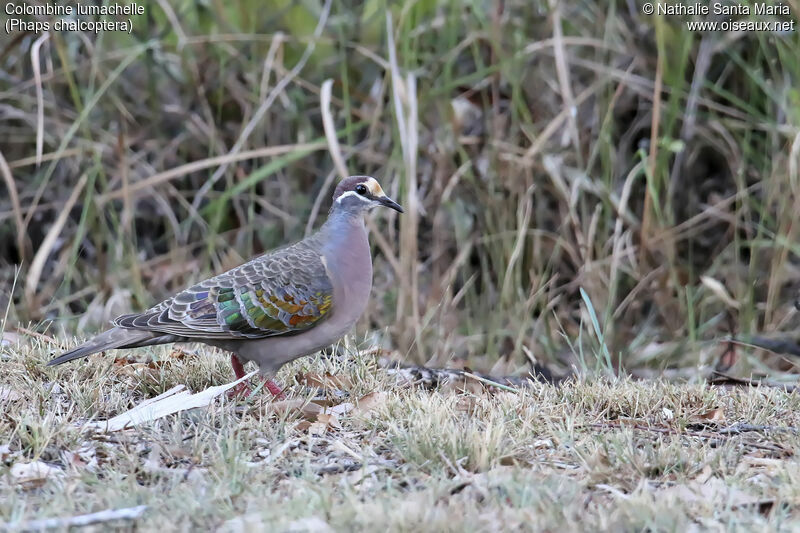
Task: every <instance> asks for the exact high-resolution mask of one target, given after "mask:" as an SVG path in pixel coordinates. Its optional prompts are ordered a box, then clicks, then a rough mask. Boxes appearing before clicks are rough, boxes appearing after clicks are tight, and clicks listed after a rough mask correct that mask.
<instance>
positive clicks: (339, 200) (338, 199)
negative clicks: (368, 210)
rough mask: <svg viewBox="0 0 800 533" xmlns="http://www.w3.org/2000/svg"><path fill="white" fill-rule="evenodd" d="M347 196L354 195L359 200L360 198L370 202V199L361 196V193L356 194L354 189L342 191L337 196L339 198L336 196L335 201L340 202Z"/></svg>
mask: <svg viewBox="0 0 800 533" xmlns="http://www.w3.org/2000/svg"><path fill="white" fill-rule="evenodd" d="M348 196H355V197H356V198H358V199H359V200H361V201H362V202H367V203H369V202H372V200H370V199H369V198H367V197H366V196H361V195H360V194H358V193H357V192H356V191H347V192H345V193H342V195H341V196H339V198H337V199H336V203H337V204H338V203H339V202H341V201H342V200H344V199H345V198H347V197H348Z"/></svg>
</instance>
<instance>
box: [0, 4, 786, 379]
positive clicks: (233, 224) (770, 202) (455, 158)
mask: <svg viewBox="0 0 800 533" xmlns="http://www.w3.org/2000/svg"><path fill="white" fill-rule="evenodd" d="M350 4H351V3H348V2H323V1H318V2H315V1H310V2H303V3H300V4H296V3H291V2H285V1H283V0H238V1H236V2H210V3H209V2H178V3H170V2H152V3H149V4H148V5H147V7H146V9H147V13H146V16H144V17H140V18H135V19H134V20H133V22H134V31H133V33H132V34H131V35H127V34H122V33H107V34H102V35H97V36H95V35H85V36H77V35H74V34H70V33H53V34H52V35H51V36H50V38H47V39H44V38H39V36H36V35H33V34H26V35H19V36H15V38H13V39H10V40H9V41H8V42H6V43H4V44H3V45H2V49H0V101H2V103H1V104H0V116H2V118H3V120H2V121H0V152H2V155H1V156H0V173H2V178H3V179H2V183H0V188H2V189H7V190H8V194H0V284H2V285H0V289H2V290H1V291H0V308H5V304H6V303H7V302H10V315H9V316H10V323H11V324H17V323H23V324H26V325H28V324H30V325H31V327H32V328H35V329H36V330H37V331H39V332H45V331H50V332H51V333H52V334H58V335H61V334H64V333H66V334H74V333H76V332H78V333H81V334H82V333H83V332H87V333H88V332H90V331H94V330H96V329H97V328H99V327H100V326H101V325H104V324H106V323H107V321H108V320H109V319H110V318H113V317H114V316H115V315H118V314H121V313H124V312H129V311H134V310H141V309H143V308H145V307H147V306H148V305H150V304H152V303H153V302H154V301H157V300H158V299H160V298H162V297H166V296H168V295H169V294H171V293H172V292H174V291H176V290H180V289H181V288H183V287H185V286H186V285H187V284H189V283H191V282H193V281H196V280H197V279H199V278H201V277H203V276H207V275H210V274H212V273H215V272H219V271H221V270H222V269H225V268H229V267H232V266H234V265H236V264H239V263H240V262H242V261H243V260H244V259H246V258H249V257H251V256H253V255H255V254H257V253H259V252H261V251H263V250H267V249H270V248H272V247H275V246H277V245H280V244H283V243H285V242H287V241H290V240H293V239H298V238H300V237H302V236H303V235H304V234H305V233H306V232H307V231H309V230H310V229H311V228H312V227H313V226H314V225H315V224H319V222H320V217H321V215H323V214H324V212H325V209H326V207H327V205H328V201H329V200H328V198H329V195H330V193H331V189H332V185H333V183H334V182H335V180H336V179H337V178H338V176H339V174H342V173H345V172H353V173H364V174H372V175H375V176H377V177H378V178H379V179H380V180H381V182H382V183H383V185H384V188H385V189H386V190H387V191H388V192H389V193H390V194H391V195H393V196H395V197H396V198H398V199H399V200H400V201H401V202H402V203H404V204H405V205H406V209H407V214H406V215H405V216H403V217H398V216H396V215H394V214H389V215H385V214H383V215H381V216H378V217H376V218H375V219H373V220H372V221H371V222H370V224H371V227H372V228H373V232H372V233H373V238H372V241H373V243H374V245H375V248H376V268H375V272H376V279H375V298H374V299H373V300H372V301H371V304H370V309H369V312H368V313H367V314H366V315H365V318H364V320H363V321H362V323H361V324H360V325H359V328H360V332H364V331H379V332H380V334H379V335H376V337H378V336H379V337H380V339H376V340H379V341H380V342H381V343H382V344H383V345H384V346H387V347H389V346H390V347H392V348H395V349H397V350H399V352H400V353H401V354H403V355H404V356H407V357H408V358H410V359H413V360H416V361H417V362H425V361H431V362H432V363H435V364H437V365H444V364H447V363H448V362H450V361H452V360H454V359H458V360H462V361H466V364H468V365H469V366H470V367H472V368H475V369H482V370H487V369H489V368H491V366H492V365H493V364H494V363H495V362H496V361H497V360H498V359H504V360H508V361H511V362H512V363H514V364H516V366H517V367H518V368H525V367H526V366H527V363H526V361H527V359H526V354H528V353H531V354H533V355H534V357H536V358H537V360H538V361H539V362H541V363H544V364H547V365H549V366H551V367H552V368H555V369H558V370H560V371H564V370H567V369H570V368H572V367H578V368H579V369H580V370H582V371H591V370H594V368H593V366H594V364H593V362H591V361H589V362H588V366H587V361H585V360H582V359H581V358H580V357H579V356H578V355H579V354H580V353H581V352H592V351H595V350H597V349H598V347H599V345H600V343H599V341H598V339H599V337H598V333H599V335H600V336H602V338H603V342H602V344H603V345H605V349H607V351H608V354H609V357H608V358H606V361H605V362H604V365H605V367H606V368H605V369H603V371H604V372H609V371H611V368H610V367H612V366H613V368H614V369H618V368H619V367H622V368H624V369H626V370H628V371H642V370H643V371H653V370H655V371H660V370H663V369H665V368H668V369H684V368H695V367H697V366H698V365H700V366H703V365H712V364H713V363H714V361H715V359H717V358H718V357H719V354H720V351H721V350H720V349H718V348H717V346H715V345H713V344H709V341H713V340H715V339H719V338H720V337H723V336H726V335H729V334H731V333H734V334H737V335H739V336H740V337H747V336H748V335H751V334H756V333H769V334H775V335H781V334H785V332H789V331H793V330H794V329H797V328H798V327H800V318H798V315H797V314H796V313H795V312H794V309H793V307H792V300H793V299H794V295H795V292H796V289H797V287H798V286H800V277H799V276H798V272H800V269H798V268H797V259H796V257H797V255H798V249H797V245H796V244H795V243H796V242H797V226H796V224H793V221H794V220H796V219H797V217H798V212H797V206H798V205H800V200H799V199H798V198H797V194H798V185H797V184H798V183H800V182H798V163H797V162H798V160H800V159H798V158H799V157H800V113H798V98H797V92H796V87H797V86H798V84H800V67H798V62H797V61H796V50H797V49H798V47H800V34H798V32H792V33H783V34H771V33H770V34H767V33H757V32H750V33H748V32H739V33H730V34H728V33H724V32H718V33H714V34H702V33H692V32H690V31H689V30H688V29H687V28H686V25H685V24H684V20H683V19H681V18H680V17H647V16H644V15H643V14H642V13H641V12H640V10H638V9H637V3H636V2H616V1H609V2H599V3H597V2H586V1H575V2H563V1H562V2H544V1H540V2H533V4H531V2H529V1H528V0H504V1H501V0H489V1H486V2H478V3H472V4H470V7H469V8H468V9H465V7H464V5H463V2H458V1H454V0H436V1H425V2H415V1H409V2H400V3H389V4H385V3H383V2H375V1H369V2H363V3H355V4H353V5H350ZM253 14H256V15H255V16H254V15H253ZM792 17H796V13H793V15H792ZM4 160H5V161H6V162H7V164H4V163H3V161H4ZM78 184H81V185H82V186H83V187H82V189H81V190H80V191H78V187H77V185H78ZM65 206H72V207H71V209H64V207H65ZM16 265H21V269H22V270H21V275H22V277H21V278H20V279H21V281H22V282H21V283H18V284H17V288H16V289H15V290H13V291H12V284H13V282H14V277H15V273H16V269H15V266H16ZM703 279H706V280H711V283H712V284H711V285H709V284H708V283H703V281H702V280H703ZM714 283H716V285H714ZM712 287H722V288H723V291H722V292H720V291H717V290H713V289H712ZM581 289H583V290H584V291H585V294H586V295H587V296H588V300H587V299H584V298H583V297H582V295H581ZM721 295H724V296H727V298H725V297H721ZM586 301H588V302H590V303H591V305H592V307H593V309H594V314H595V317H596V319H597V324H598V326H599V327H598V328H594V327H593V328H591V329H589V330H588V331H587V333H588V334H587V335H584V336H581V335H579V332H580V331H582V330H583V329H584V327H583V326H584V325H585V324H587V323H588V321H589V319H590V317H589V309H588V307H587V305H586V303H585V302H586ZM489 310H491V313H489V312H488V311H489ZM4 329H5V330H8V329H9V328H8V327H5V326H4ZM743 353H744V355H745V357H741V358H740V359H739V361H740V362H739V363H738V366H737V367H736V369H735V370H734V371H735V372H738V373H740V374H741V375H749V374H750V373H751V372H758V373H769V372H773V371H775V370H786V369H788V367H787V366H786V365H784V364H783V363H782V362H781V361H779V360H777V359H774V358H770V359H766V360H765V359H764V354H763V353H759V352H755V351H753V350H743ZM609 360H610V364H609Z"/></svg>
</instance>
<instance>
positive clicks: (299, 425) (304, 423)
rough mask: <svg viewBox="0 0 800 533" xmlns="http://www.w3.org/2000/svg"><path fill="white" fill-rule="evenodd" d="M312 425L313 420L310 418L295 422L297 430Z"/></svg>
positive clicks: (303, 429) (305, 428)
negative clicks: (309, 419)
mask: <svg viewBox="0 0 800 533" xmlns="http://www.w3.org/2000/svg"><path fill="white" fill-rule="evenodd" d="M310 427H311V422H310V421H308V420H301V421H300V422H298V423H297V424H295V426H294V429H296V430H297V431H306V430H307V429H308V428H310Z"/></svg>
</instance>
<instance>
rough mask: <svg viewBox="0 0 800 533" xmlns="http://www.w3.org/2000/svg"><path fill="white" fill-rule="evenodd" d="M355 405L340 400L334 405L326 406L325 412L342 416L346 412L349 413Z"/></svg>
mask: <svg viewBox="0 0 800 533" xmlns="http://www.w3.org/2000/svg"><path fill="white" fill-rule="evenodd" d="M355 407H356V406H355V405H353V404H352V403H350V402H342V403H340V404H339V405H334V406H332V407H328V408H327V409H325V412H326V413H333V414H335V415H336V416H342V415H346V414H347V413H349V412H350V411H352V410H353V409H355Z"/></svg>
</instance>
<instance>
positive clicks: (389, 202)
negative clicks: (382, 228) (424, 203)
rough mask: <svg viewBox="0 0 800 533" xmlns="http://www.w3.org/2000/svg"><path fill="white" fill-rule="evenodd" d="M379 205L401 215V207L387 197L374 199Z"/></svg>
mask: <svg viewBox="0 0 800 533" xmlns="http://www.w3.org/2000/svg"><path fill="white" fill-rule="evenodd" d="M375 199H376V200H377V201H378V203H379V204H381V205H383V206H386V207H389V208H391V209H394V210H395V211H397V212H398V213H403V206H402V205H400V204H398V203H397V202H395V201H394V200H392V199H391V198H389V197H388V196H380V197H378V198H375Z"/></svg>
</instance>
